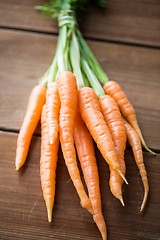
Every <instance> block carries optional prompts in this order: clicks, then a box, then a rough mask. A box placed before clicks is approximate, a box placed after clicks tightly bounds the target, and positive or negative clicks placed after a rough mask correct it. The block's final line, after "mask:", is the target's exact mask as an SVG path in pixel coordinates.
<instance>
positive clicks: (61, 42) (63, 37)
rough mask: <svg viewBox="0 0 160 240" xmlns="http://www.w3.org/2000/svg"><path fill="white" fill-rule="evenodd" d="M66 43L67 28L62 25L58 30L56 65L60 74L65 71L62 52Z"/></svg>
mask: <svg viewBox="0 0 160 240" xmlns="http://www.w3.org/2000/svg"><path fill="white" fill-rule="evenodd" d="M66 41H67V27H66V26H65V25H64V26H63V27H62V28H61V29H60V30H59V38H58V46H57V63H58V68H59V70H60V72H64V71H65V70H67V69H66V66H65V60H64V50H65V47H66Z"/></svg>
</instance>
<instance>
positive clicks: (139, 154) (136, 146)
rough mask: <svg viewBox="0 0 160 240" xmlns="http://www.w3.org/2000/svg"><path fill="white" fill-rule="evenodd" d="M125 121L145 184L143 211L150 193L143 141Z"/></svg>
mask: <svg viewBox="0 0 160 240" xmlns="http://www.w3.org/2000/svg"><path fill="white" fill-rule="evenodd" d="M123 122H124V125H125V128H126V133H127V138H128V141H129V143H130V145H131V147H132V151H133V154H134V158H135V161H136V164H137V167H138V169H139V172H140V175H141V179H142V182H143V186H144V198H143V202H142V205H141V209H140V211H143V209H144V207H145V204H146V201H147V197H148V193H149V185H148V179H147V172H146V169H145V166H144V162H143V152H142V147H141V142H140V139H139V136H138V135H137V133H136V131H135V130H134V129H133V128H132V127H131V125H130V124H129V123H128V122H127V121H126V120H125V119H123Z"/></svg>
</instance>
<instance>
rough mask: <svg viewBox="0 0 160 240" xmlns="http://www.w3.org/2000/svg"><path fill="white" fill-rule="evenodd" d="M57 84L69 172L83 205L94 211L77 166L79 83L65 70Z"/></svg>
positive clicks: (61, 130)
mask: <svg viewBox="0 0 160 240" xmlns="http://www.w3.org/2000/svg"><path fill="white" fill-rule="evenodd" d="M57 86H58V91H59V96H60V101H61V109H60V118H59V132H60V142H61V147H62V152H63V155H64V159H65V163H66V165H67V168H68V171H69V174H70V176H71V179H72V181H73V184H74V186H75V188H76V190H77V193H78V195H79V197H80V200H81V205H82V207H84V208H86V209H87V210H88V211H89V212H91V213H93V210H92V205H91V202H90V200H89V198H88V197H87V195H86V193H85V190H84V187H83V184H82V181H81V178H80V173H79V169H78V167H77V161H76V152H75V148H74V139H73V134H74V124H75V117H76V113H77V100H78V99H77V94H78V90H77V84H76V78H75V76H74V75H73V73H71V72H63V73H61V74H60V75H59V76H58V78H57Z"/></svg>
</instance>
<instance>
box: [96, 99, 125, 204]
mask: <svg viewBox="0 0 160 240" xmlns="http://www.w3.org/2000/svg"><path fill="white" fill-rule="evenodd" d="M99 103H100V107H101V111H102V113H103V116H104V118H105V120H106V123H107V125H108V128H109V130H110V132H111V135H112V138H113V142H114V145H115V149H116V153H117V158H118V162H119V165H120V169H121V172H122V173H123V175H124V176H125V171H126V166H125V162H124V151H125V148H126V131H125V127H124V124H123V121H122V117H121V113H120V111H119V108H118V106H117V104H116V102H115V101H114V99H113V98H112V97H110V96H109V95H104V96H103V97H101V98H100V99H99ZM110 171H111V175H110V188H111V192H112V193H113V195H114V196H115V197H116V198H118V199H119V200H120V201H121V203H122V205H123V206H124V202H123V197H122V190H121V188H122V184H123V179H122V178H121V176H120V175H119V174H118V173H117V172H116V171H115V170H113V169H112V168H110Z"/></svg>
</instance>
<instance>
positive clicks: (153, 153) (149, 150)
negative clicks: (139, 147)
mask: <svg viewBox="0 0 160 240" xmlns="http://www.w3.org/2000/svg"><path fill="white" fill-rule="evenodd" d="M143 146H144V148H145V149H146V150H147V151H148V152H150V153H151V154H152V155H156V153H155V152H153V151H152V150H151V149H149V148H148V147H147V146H146V145H143Z"/></svg>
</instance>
